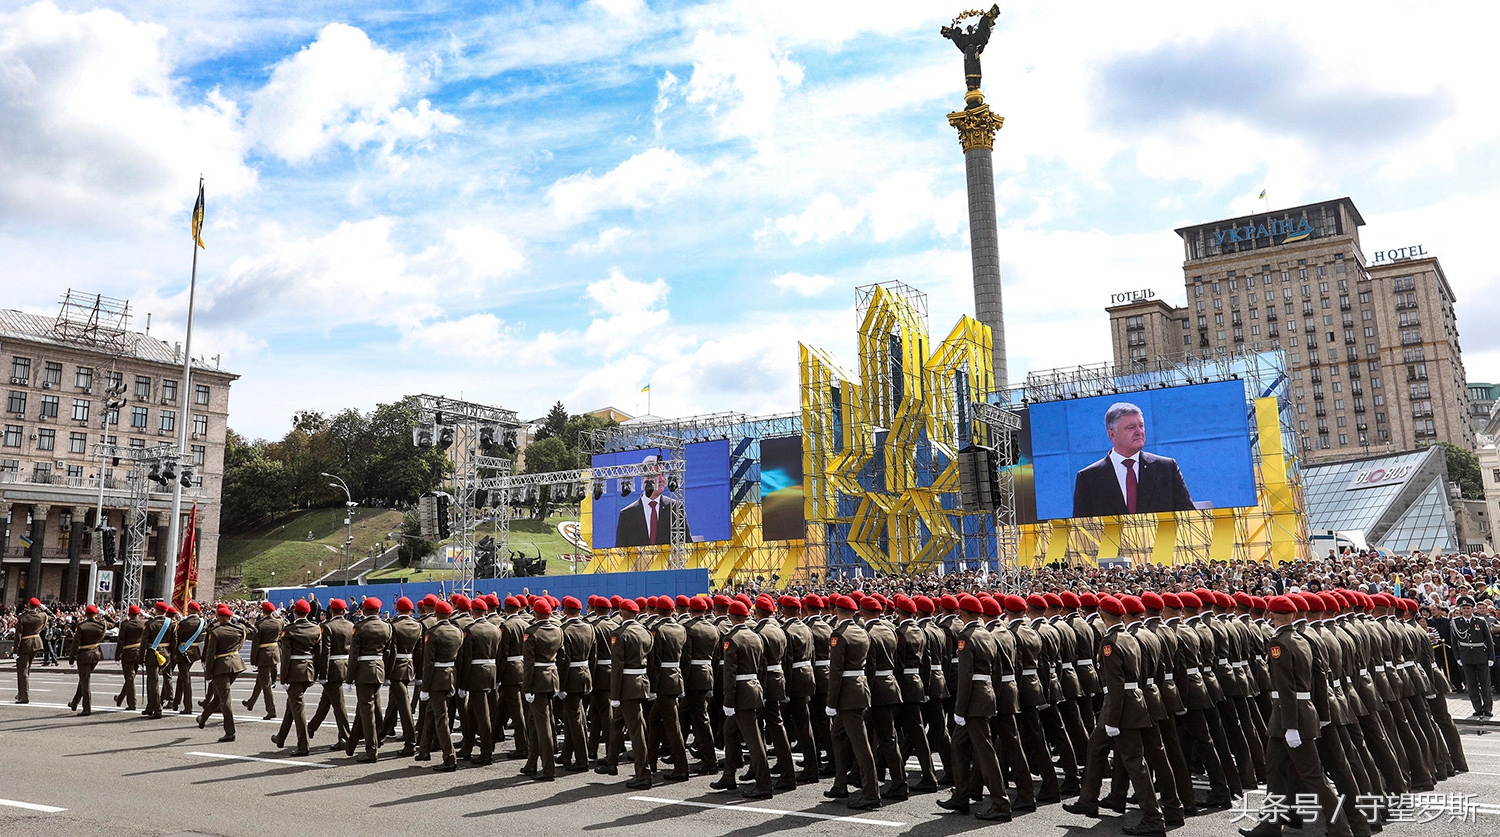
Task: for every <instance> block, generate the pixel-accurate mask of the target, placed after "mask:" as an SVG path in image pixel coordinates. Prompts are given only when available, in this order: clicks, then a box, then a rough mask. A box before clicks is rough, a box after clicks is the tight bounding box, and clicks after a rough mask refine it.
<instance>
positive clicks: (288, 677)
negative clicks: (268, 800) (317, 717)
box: [271, 599, 323, 756]
mask: <svg viewBox="0 0 1500 837" xmlns="http://www.w3.org/2000/svg"><path fill="white" fill-rule="evenodd" d="M311 612H312V605H311V604H310V603H308V601H307V600H306V599H298V600H297V602H296V603H295V604H293V605H292V613H293V614H294V615H295V617H296V618H294V619H293V620H292V623H291V624H290V625H287V626H286V627H284V628H282V631H281V638H280V642H279V644H280V646H281V682H282V683H285V684H286V714H285V715H283V716H282V718H281V731H280V732H277V733H273V734H272V735H271V743H272V744H274V745H276V748H277V749H281V748H282V747H285V746H286V736H287V733H289V732H291V731H292V727H293V726H294V725H295V726H296V728H297V749H296V750H294V751H292V755H296V756H305V755H307V754H308V750H307V715H306V711H305V708H304V704H303V700H302V696H303V694H304V693H305V692H306V691H307V690H308V688H310V687H311V686H312V684H313V681H315V680H316V679H317V655H318V645H319V644H321V642H322V640H323V631H322V630H321V629H320V628H319V627H318V626H317V625H315V624H313V621H312V620H311V619H310V618H308V616H309V614H310V613H311Z"/></svg>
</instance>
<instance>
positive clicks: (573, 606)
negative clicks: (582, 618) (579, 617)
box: [562, 596, 583, 610]
mask: <svg viewBox="0 0 1500 837" xmlns="http://www.w3.org/2000/svg"><path fill="white" fill-rule="evenodd" d="M562 606H563V607H565V608H567V609H568V610H583V602H580V601H578V597H577V596H563V600H562Z"/></svg>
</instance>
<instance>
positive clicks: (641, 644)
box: [603, 599, 651, 790]
mask: <svg viewBox="0 0 1500 837" xmlns="http://www.w3.org/2000/svg"><path fill="white" fill-rule="evenodd" d="M640 609H641V608H640V605H639V604H636V602H635V601H633V600H631V599H621V601H620V615H621V617H622V620H623V621H622V622H621V623H620V627H618V628H616V629H615V632H614V634H613V635H612V636H611V637H610V638H609V642H610V671H611V674H610V688H609V692H610V700H609V706H610V709H612V710H614V717H615V718H616V719H618V721H617V722H618V723H620V724H621V725H622V726H623V728H624V733H625V734H628V735H629V737H630V753H631V759H632V761H633V762H634V764H635V775H634V776H633V777H632V778H631V780H630V781H629V782H626V783H625V787H627V788H630V789H632V790H647V789H649V788H650V787H651V772H650V770H649V765H648V764H647V762H646V718H645V702H646V696H647V695H648V694H649V693H650V684H649V683H648V682H647V680H646V659H647V657H648V656H649V655H650V653H651V634H650V633H648V632H647V631H646V629H645V628H644V627H642V626H641V624H640V622H639V621H638V620H637V616H638V615H639V614H640ZM623 739H624V735H611V736H610V750H611V752H610V753H609V754H608V755H607V756H606V757H605V762H606V764H609V765H613V764H614V763H615V761H617V759H618V758H619V756H620V754H621V752H622V751H623V750H624V748H625V743H624V740H623ZM615 769H616V768H614V767H612V766H611V767H610V768H609V769H608V770H607V771H603V772H605V773H608V775H614V772H613V771H614V770H615Z"/></svg>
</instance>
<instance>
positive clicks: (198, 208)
mask: <svg viewBox="0 0 1500 837" xmlns="http://www.w3.org/2000/svg"><path fill="white" fill-rule="evenodd" d="M203 208H204V207H203V178H201V177H200V178H198V202H197V203H195V204H193V240H194V241H196V242H198V246H199V247H201V248H202V249H204V250H207V249H208V248H207V247H204V246H203Z"/></svg>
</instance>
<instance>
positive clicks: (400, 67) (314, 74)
mask: <svg viewBox="0 0 1500 837" xmlns="http://www.w3.org/2000/svg"><path fill="white" fill-rule="evenodd" d="M424 83H425V80H424V79H423V78H421V76H420V75H419V74H418V73H417V72H415V71H414V70H413V69H412V68H411V67H409V66H408V65H407V61H406V58H405V57H404V56H402V55H401V54H400V53H395V52H388V51H386V50H384V49H381V48H380V47H377V46H375V45H374V44H372V43H371V42H370V38H369V36H368V35H366V34H365V33H364V32H363V31H361V30H359V29H356V28H354V27H352V26H348V25H345V24H342V23H330V24H328V25H327V26H325V27H323V30H322V31H321V32H319V33H318V38H317V40H315V41H313V42H312V43H311V44H309V45H308V46H306V47H304V48H303V49H302V50H301V51H300V52H298V53H297V54H296V55H293V56H291V57H290V58H287V59H285V60H283V61H282V62H280V63H279V64H277V65H276V68H275V69H274V70H272V72H271V78H270V80H269V81H267V82H266V85H265V87H263V88H261V89H260V90H259V91H257V92H256V93H255V94H254V95H253V96H252V97H251V107H250V114H249V117H248V119H247V122H246V127H247V129H248V130H249V132H250V135H251V136H253V137H254V138H255V140H256V141H257V142H258V143H259V144H260V145H262V146H264V147H266V148H268V149H269V150H270V151H271V152H273V153H274V154H276V155H277V156H279V157H281V158H282V159H284V160H287V161H288V162H292V163H301V162H306V161H307V160H310V159H312V158H313V157H314V156H316V155H317V154H319V153H320V152H322V151H323V150H325V149H327V148H328V147H330V146H332V145H335V144H342V145H344V146H346V147H348V148H351V149H359V148H362V147H363V146H365V145H368V144H374V145H377V146H379V147H381V148H382V149H383V150H384V151H385V152H387V153H389V152H390V151H391V150H392V149H393V148H394V146H395V145H396V143H398V142H403V141H407V140H420V139H425V138H427V137H429V136H431V135H432V134H434V133H437V132H442V131H451V130H453V129H454V128H456V127H457V126H458V120H457V118H455V117H454V116H452V115H450V114H447V113H444V112H442V111H440V110H436V109H434V108H433V107H432V104H431V102H429V101H428V100H426V99H421V100H420V101H418V102H417V103H416V106H415V108H412V107H408V106H405V105H404V104H403V103H406V102H408V101H409V100H410V98H411V97H412V95H413V94H414V93H416V92H417V90H418V89H419V88H420V87H421V86H423V84H424Z"/></svg>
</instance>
